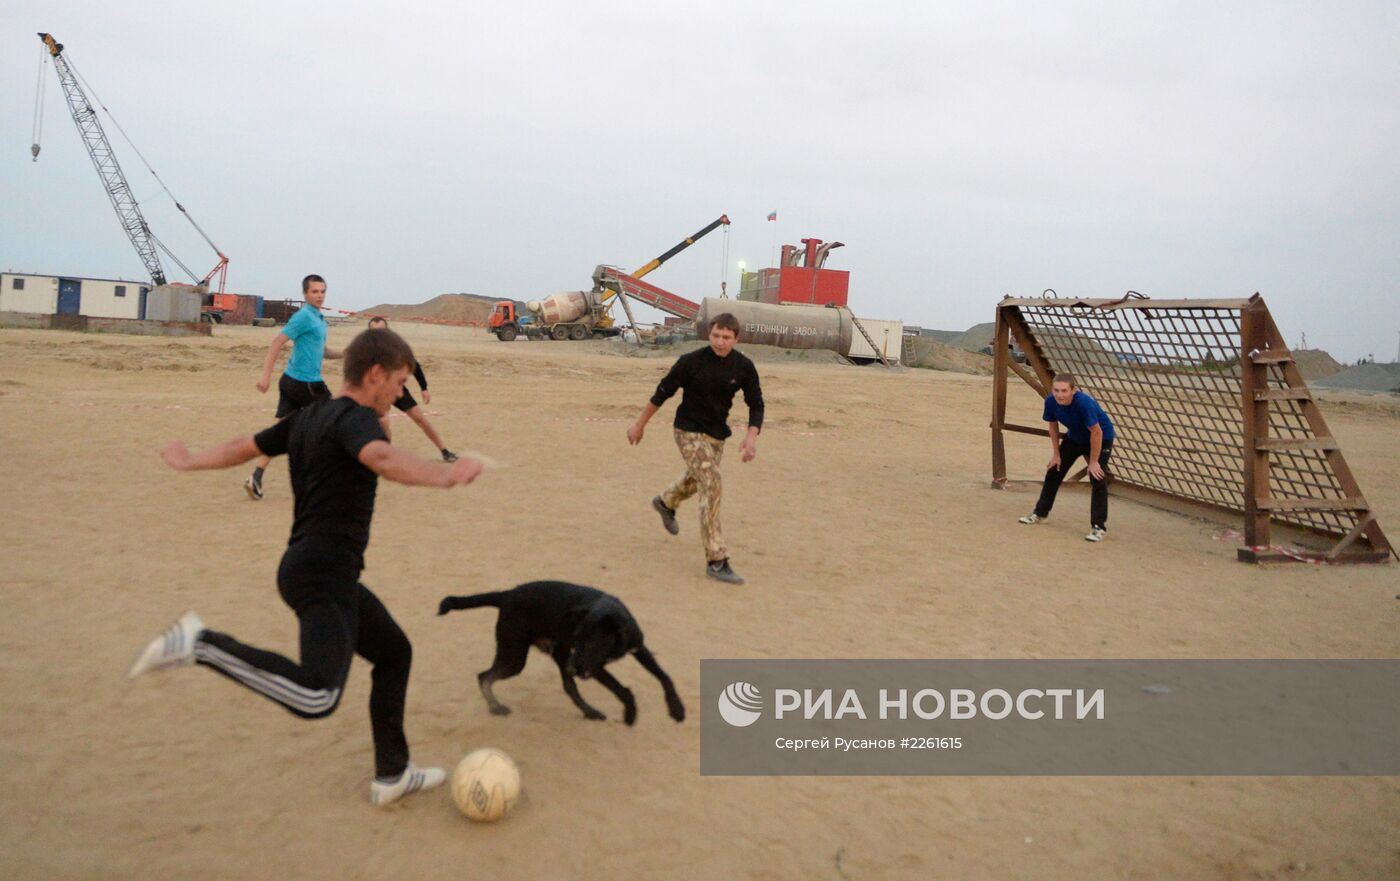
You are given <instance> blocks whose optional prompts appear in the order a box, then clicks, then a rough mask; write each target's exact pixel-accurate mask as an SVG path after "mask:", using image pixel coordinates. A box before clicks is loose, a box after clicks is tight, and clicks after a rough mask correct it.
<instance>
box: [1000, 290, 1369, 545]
mask: <svg viewBox="0 0 1400 881" xmlns="http://www.w3.org/2000/svg"><path fill="white" fill-rule="evenodd" d="M993 354H994V356H995V358H996V361H997V365H996V373H995V378H996V382H995V391H994V401H993V416H992V429H993V457H992V458H993V463H992V470H993V485H994V486H1004V485H1005V484H1006V482H1007V475H1006V458H1005V448H1004V442H1003V432H1004V431H1014V432H1023V433H1031V434H1040V435H1045V434H1046V431H1045V428H1044V423H1039V427H1032V426H1026V425H1018V424H1016V423H1014V422H1009V421H1008V420H1007V418H1006V383H1007V378H1008V376H1009V375H1014V376H1018V377H1019V378H1020V379H1022V380H1024V381H1025V382H1026V383H1027V384H1028V385H1029V386H1030V387H1031V388H1032V389H1034V390H1035V391H1036V393H1037V394H1039V395H1042V396H1044V395H1048V394H1049V393H1050V385H1051V381H1052V379H1053V377H1054V375H1055V374H1057V373H1072V374H1074V376H1075V379H1076V381H1077V383H1078V385H1079V386H1080V387H1081V388H1083V389H1084V390H1085V391H1087V392H1088V393H1089V394H1090V395H1092V396H1093V397H1094V398H1095V399H1096V400H1097V401H1098V402H1099V403H1100V404H1102V405H1103V408H1104V410H1105V411H1106V412H1107V413H1108V414H1109V417H1110V418H1111V419H1112V420H1113V424H1114V428H1115V432H1116V439H1115V442H1114V444H1113V458H1112V462H1111V465H1110V468H1109V471H1110V474H1111V479H1110V485H1111V486H1112V487H1113V489H1114V490H1115V491H1116V492H1119V493H1120V494H1128V495H1133V494H1136V495H1137V496H1139V497H1141V498H1143V499H1144V500H1146V501H1149V502H1153V503H1157V504H1163V505H1165V506H1167V507H1169V508H1173V509H1177V510H1183V511H1188V512H1190V513H1204V512H1207V511H1211V512H1215V513H1216V514H1217V515H1218V514H1219V513H1225V512H1228V513H1230V514H1232V515H1243V517H1244V526H1245V529H1244V532H1245V545H1246V547H1245V548H1243V549H1241V551H1240V557H1241V559H1245V560H1251V561H1260V560H1273V559H1286V558H1288V554H1287V552H1286V550H1285V549H1283V548H1280V547H1279V546H1276V545H1271V531H1270V528H1271V526H1272V525H1277V526H1281V527H1286V528H1288V529H1290V530H1291V531H1290V535H1291V536H1293V537H1294V540H1298V539H1300V538H1304V539H1306V538H1312V539H1314V541H1311V542H1308V543H1309V544H1313V545H1316V544H1317V541H1316V539H1319V538H1321V539H1325V540H1326V541H1325V545H1324V550H1323V552H1324V553H1325V554H1326V557H1327V558H1328V559H1331V560H1334V561H1340V560H1384V559H1386V557H1387V556H1388V555H1389V552H1390V546H1389V544H1388V543H1387V542H1386V539H1385V536H1384V534H1383V533H1382V532H1381V529H1380V526H1379V524H1378V523H1376V521H1375V518H1374V517H1373V516H1372V513H1371V511H1370V508H1369V506H1368V505H1367V504H1366V500H1365V498H1364V497H1362V494H1361V490H1360V489H1359V487H1358V486H1357V484H1356V480H1355V478H1354V477H1353V476H1352V473H1351V471H1350V469H1349V468H1348V467H1347V464H1346V460H1345V458H1344V457H1343V455H1342V451H1341V449H1340V448H1339V447H1338V445H1337V442H1336V440H1335V438H1333V437H1332V434H1331V432H1330V431H1329V430H1328V428H1327V424H1326V422H1325V420H1324V419H1323V416H1322V413H1321V412H1320V411H1319V408H1318V406H1317V404H1316V403H1315V402H1314V401H1313V399H1312V396H1311V393H1310V392H1309V390H1308V387H1307V383H1306V382H1305V381H1304V379H1303V377H1302V374H1301V373H1300V372H1299V370H1298V367H1297V365H1296V364H1295V363H1294V362H1293V359H1292V356H1291V353H1290V352H1289V351H1288V348H1287V346H1286V345H1285V344H1284V342H1283V338H1282V336H1281V335H1280V334H1279V331H1278V328H1277V327H1276V326H1275V325H1274V322H1273V318H1272V317H1271V316H1270V315H1269V311H1268V307H1267V306H1266V305H1265V304H1264V301H1263V299H1262V298H1260V297H1259V296H1258V295H1257V294H1256V295H1255V296H1254V297H1252V298H1250V299H1248V300H1151V299H1148V298H1146V297H1141V296H1140V295H1136V294H1129V295H1128V296H1127V297H1124V298H1122V299H1119V300H1070V299H1051V298H1041V299H1013V298H1009V297H1008V298H1007V299H1004V300H1003V301H1002V302H1001V303H1000V304H999V305H998V307H997V323H996V338H995V340H994V348H993ZM1082 476H1083V472H1082V471H1081V472H1080V473H1079V474H1076V475H1073V476H1071V478H1070V479H1077V478H1081V477H1082ZM1295 556H1296V555H1295Z"/></svg>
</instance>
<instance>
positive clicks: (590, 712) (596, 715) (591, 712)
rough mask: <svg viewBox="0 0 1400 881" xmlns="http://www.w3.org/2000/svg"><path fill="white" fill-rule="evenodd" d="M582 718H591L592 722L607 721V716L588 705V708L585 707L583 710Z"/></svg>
mask: <svg viewBox="0 0 1400 881" xmlns="http://www.w3.org/2000/svg"><path fill="white" fill-rule="evenodd" d="M583 718H585V719H592V720H593V721H594V722H604V721H607V718H608V717H607V716H605V715H603V714H602V713H601V712H599V711H598V710H595V709H593V708H592V707H589V708H588V709H586V710H584V711H583Z"/></svg>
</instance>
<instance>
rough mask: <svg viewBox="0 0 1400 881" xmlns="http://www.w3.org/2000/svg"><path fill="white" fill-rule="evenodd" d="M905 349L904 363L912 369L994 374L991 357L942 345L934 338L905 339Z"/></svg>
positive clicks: (945, 344) (949, 345)
mask: <svg viewBox="0 0 1400 881" xmlns="http://www.w3.org/2000/svg"><path fill="white" fill-rule="evenodd" d="M904 348H905V353H904V363H905V364H908V365H910V366H912V367H927V368H930V369H932V370H951V371H953V372H955V373H971V374H975V375H989V374H991V372H992V359H991V356H989V355H983V354H981V353H979V352H975V351H969V350H967V349H965V348H960V347H958V346H957V345H952V344H949V343H942V342H939V341H938V340H937V339H935V338H933V337H905V338H904Z"/></svg>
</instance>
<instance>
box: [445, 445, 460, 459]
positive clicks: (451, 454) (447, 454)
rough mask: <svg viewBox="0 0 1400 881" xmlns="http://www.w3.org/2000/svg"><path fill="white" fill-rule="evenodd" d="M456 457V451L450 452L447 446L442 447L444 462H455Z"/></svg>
mask: <svg viewBox="0 0 1400 881" xmlns="http://www.w3.org/2000/svg"><path fill="white" fill-rule="evenodd" d="M457 458H458V457H457V454H456V453H454V452H452V451H451V450H449V449H448V448H447V447H443V448H442V461H444V462H456V461H457Z"/></svg>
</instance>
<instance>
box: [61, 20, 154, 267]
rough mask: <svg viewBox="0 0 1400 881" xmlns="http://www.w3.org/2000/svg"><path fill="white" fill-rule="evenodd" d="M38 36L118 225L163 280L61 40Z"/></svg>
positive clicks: (122, 177) (136, 208)
mask: <svg viewBox="0 0 1400 881" xmlns="http://www.w3.org/2000/svg"><path fill="white" fill-rule="evenodd" d="M39 39H40V40H43V41H44V45H45V46H47V47H48V49H49V54H50V55H52V56H53V66H54V70H55V71H57V72H58V82H59V85H61V86H62V87H63V94H64V96H65V97H66V98H67V99H68V110H69V112H70V113H71V114H72V115H73V122H74V123H75V124H76V125H77V126H78V135H79V136H80V137H81V138H82V139H83V146H85V147H87V151H88V155H89V156H91V157H92V164H93V165H95V166H96V167H97V175H98V177H100V178H102V185H103V187H104V188H105V189H106V190H107V196H108V197H109V198H110V199H111V200H112V208H113V209H114V210H115V211H116V212H117V219H118V220H119V221H121V225H122V229H124V230H126V235H127V238H129V239H131V244H132V246H133V247H134V248H136V253H137V255H138V256H140V258H141V262H142V263H145V264H146V271H147V272H148V273H150V276H151V281H152V282H153V283H155V284H157V285H163V284H165V270H164V269H162V268H161V265H160V256H159V255H158V254H157V253H156V245H155V242H154V241H153V237H152V235H151V230H150V227H148V226H146V218H145V217H143V216H142V214H141V206H139V205H137V204H136V198H135V197H134V196H132V194H131V185H130V184H128V183H127V182H126V175H125V174H123V173H122V167H121V165H120V164H118V162H117V156H116V154H115V153H113V152H112V145H111V143H109V142H108V140H107V135H106V133H105V132H103V131H102V125H101V123H99V122H98V121H97V111H95V110H93V109H92V104H91V102H89V101H88V99H87V95H85V94H84V93H83V90H82V87H80V86H79V85H78V78H77V77H76V76H75V75H74V73H73V69H72V68H71V67H69V65H68V62H67V60H66V59H65V58H64V57H63V44H62V43H60V42H58V41H57V40H55V39H54V38H53V35H52V34H40V35H39Z"/></svg>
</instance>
